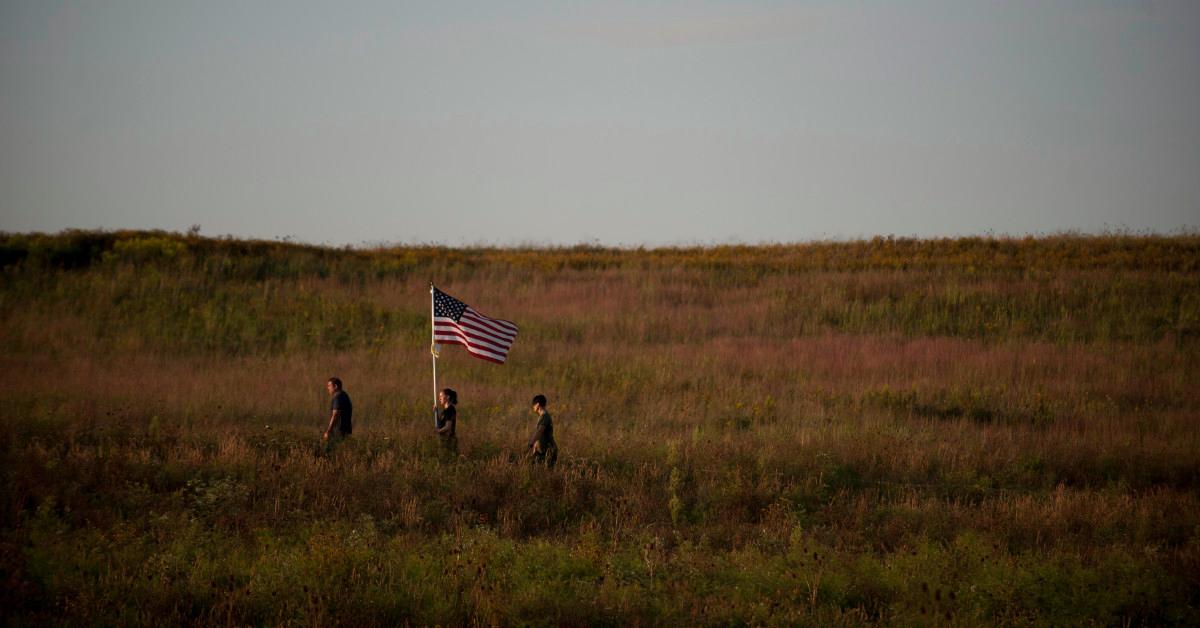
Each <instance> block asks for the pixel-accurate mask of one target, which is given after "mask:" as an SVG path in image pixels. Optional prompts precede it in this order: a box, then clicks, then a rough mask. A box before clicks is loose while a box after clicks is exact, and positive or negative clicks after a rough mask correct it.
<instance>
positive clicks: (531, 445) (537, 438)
mask: <svg viewBox="0 0 1200 628" xmlns="http://www.w3.org/2000/svg"><path fill="white" fill-rule="evenodd" d="M545 431H546V424H545V423H543V422H541V421H538V424H537V429H536V430H534V432H533V436H531V437H529V442H528V443H527V444H526V445H525V448H526V449H530V450H534V449H535V448H536V446H537V445H539V444H541V442H542V434H543V433H544V432H545Z"/></svg>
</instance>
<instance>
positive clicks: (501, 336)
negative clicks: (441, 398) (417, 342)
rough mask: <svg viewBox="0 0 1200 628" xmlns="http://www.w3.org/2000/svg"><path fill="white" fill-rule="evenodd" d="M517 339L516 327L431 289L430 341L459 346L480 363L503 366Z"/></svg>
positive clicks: (435, 289)
mask: <svg viewBox="0 0 1200 628" xmlns="http://www.w3.org/2000/svg"><path fill="white" fill-rule="evenodd" d="M516 339H517V326H516V325H515V324H513V323H512V322H510V321H506V320H501V319H498V318H491V317H489V316H487V315H485V314H483V313H482V312H479V311H478V310H476V309H475V308H472V307H471V306H469V305H467V304H466V303H463V302H462V301H459V300H458V299H455V298H454V297H452V296H450V295H448V294H446V293H445V292H442V291H441V290H438V289H437V288H434V289H433V341H434V342H440V343H443V344H451V345H462V346H464V347H466V349H467V351H468V352H469V353H470V354H471V355H473V356H475V357H477V358H480V359H482V360H487V361H489V362H495V363H497V364H504V361H505V360H506V359H507V358H508V349H509V347H511V346H512V343H513V341H514V340H516Z"/></svg>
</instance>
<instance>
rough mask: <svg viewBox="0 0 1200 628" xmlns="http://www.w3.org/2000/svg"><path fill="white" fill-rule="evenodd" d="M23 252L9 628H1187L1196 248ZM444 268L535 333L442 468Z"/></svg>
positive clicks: (885, 242) (149, 242)
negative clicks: (548, 430)
mask: <svg viewBox="0 0 1200 628" xmlns="http://www.w3.org/2000/svg"><path fill="white" fill-rule="evenodd" d="M0 266H2V270H0V320H2V322H3V326H2V328H0V348H2V355H0V361H2V363H3V367H4V373H5V374H6V377H5V378H4V383H3V385H2V386H0V420H2V421H3V427H4V429H3V431H2V432H0V460H2V461H3V462H0V472H2V473H3V482H4V491H3V495H2V501H0V577H2V578H3V580H4V586H3V588H2V589H0V591H2V592H0V616H2V618H3V620H4V623H6V624H10V625H42V624H46V623H70V624H149V623H160V622H164V621H165V622H169V623H184V624H205V625H208V624H213V623H237V624H280V623H297V624H313V625H317V624H329V623H344V624H352V623H353V624H362V625H396V624H437V623H440V624H472V623H477V624H540V625H562V624H568V625H571V624H576V625H578V624H608V625H628V624H680V623H700V624H779V625H795V624H809V625H830V624H866V623H899V624H904V625H957V624H963V625H977V624H1028V623H1036V624H1045V625H1078V624H1088V623H1094V624H1127V625H1145V624H1152V625H1161V624H1180V625H1195V624H1197V623H1200V576H1197V575H1196V574H1200V497H1198V492H1197V489H1198V488H1200V436H1198V434H1200V430H1197V427H1198V425H1197V422H1198V420H1200V410H1198V408H1200V392H1198V390H1200V389H1198V388H1197V386H1196V385H1195V381H1194V380H1195V378H1196V373H1198V372H1200V368H1198V367H1200V236H1196V235H1191V234H1185V235H1178V236H1171V237H1161V236H1133V235H1111V236H1102V237H1082V236H1056V237H1046V238H1031V239H1021V240H1016V239H1003V238H967V239H950V240H897V239H890V238H889V239H875V240H871V241H859V242H827V243H814V244H806V245H794V246H762V247H710V248H679V249H655V250H616V249H603V248H595V247H573V248H561V249H443V248H437V247H402V248H391V249H378V250H349V249H329V248H320V247H310V246H301V245H295V244H288V243H280V242H246V241H238V240H231V239H207V238H201V237H198V236H196V235H186V236H184V235H178V234H171V233H162V232H67V233H63V234H59V235H37V234H9V235H0ZM430 280H435V281H436V282H437V283H438V285H439V286H441V287H442V288H443V289H445V290H446V291H448V292H450V293H451V294H454V295H455V296H458V297H460V298H462V299H464V300H466V301H467V302H468V303H470V304H471V305H473V306H475V307H477V308H479V309H481V310H483V311H485V312H487V313H489V314H493V315H497V316H501V317H504V318H509V319H512V320H514V321H516V322H517V323H518V324H519V325H520V326H521V334H520V337H519V338H518V340H517V342H516V344H515V345H514V348H513V352H512V354H511V357H510V361H509V363H508V364H506V365H504V366H495V365H491V364H487V363H484V362H481V361H478V360H473V359H472V358H470V357H469V356H467V354H466V353H465V352H462V351H460V350H457V349H455V348H448V349H446V350H445V351H444V352H443V357H442V358H441V360H440V362H439V374H440V383H441V384H443V385H449V386H452V387H454V388H455V389H457V390H458V392H459V395H460V398H461V403H460V416H461V421H460V428H459V432H460V435H459V438H460V454H461V455H460V456H459V457H456V458H455V457H448V456H447V454H446V453H445V452H444V451H443V450H442V449H441V448H440V447H439V445H438V443H437V442H436V439H435V437H434V436H433V434H432V430H431V429H430V427H431V425H430V424H431V423H432V419H431V416H430V410H429V406H430V404H431V403H432V384H431V382H430V373H429V370H430V364H429V354H428V342H429V340H428V338H429V320H428V316H429V296H428V295H429V293H428V286H429V281H430ZM330 375H338V376H340V377H341V378H342V379H343V380H345V382H346V386H347V390H348V391H349V392H350V394H351V395H352V397H353V399H354V402H355V408H356V412H355V414H356V430H355V435H354V437H353V438H352V439H351V440H350V441H349V442H347V443H345V444H344V445H342V446H341V447H339V448H337V449H335V450H334V452H333V454H332V455H331V456H329V457H325V458H319V457H317V456H315V455H314V451H315V449H316V446H317V441H318V438H319V434H320V432H321V430H322V429H323V427H324V422H325V420H326V418H327V413H326V408H327V405H328V397H327V396H326V394H325V392H324V390H323V384H324V381H325V378H327V377H328V376H330ZM538 392H541V393H545V394H546V395H547V396H548V397H549V398H550V402H551V407H550V410H551V412H552V413H553V414H554V416H555V423H556V436H557V439H558V441H559V445H560V447H561V448H562V458H561V461H560V465H559V467H558V468H556V469H553V470H549V471H547V470H545V469H538V468H531V467H529V466H526V465H523V464H520V463H519V462H517V461H516V460H515V456H516V454H517V453H518V452H519V446H520V444H521V443H523V441H524V439H525V438H526V437H527V436H528V434H529V432H530V431H531V430H532V428H533V423H534V418H533V415H531V414H530V413H529V409H528V405H527V404H528V401H529V398H530V397H532V396H533V394H535V393H538Z"/></svg>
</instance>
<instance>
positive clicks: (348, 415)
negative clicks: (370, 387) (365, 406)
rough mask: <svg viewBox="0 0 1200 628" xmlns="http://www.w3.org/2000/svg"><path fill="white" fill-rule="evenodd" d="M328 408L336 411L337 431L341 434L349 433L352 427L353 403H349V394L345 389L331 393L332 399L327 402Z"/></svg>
mask: <svg viewBox="0 0 1200 628" xmlns="http://www.w3.org/2000/svg"><path fill="white" fill-rule="evenodd" d="M329 410H330V411H331V412H332V411H333V410H337V411H338V431H339V432H341V433H342V434H343V435H345V434H349V433H350V432H351V431H352V430H353V429H354V423H353V420H354V404H352V403H350V395H347V394H346V391H344V390H339V391H337V392H336V393H334V395H333V400H332V401H330V402H329Z"/></svg>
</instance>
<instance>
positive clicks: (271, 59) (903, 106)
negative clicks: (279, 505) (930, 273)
mask: <svg viewBox="0 0 1200 628" xmlns="http://www.w3.org/2000/svg"><path fill="white" fill-rule="evenodd" d="M901 7H903V8H901ZM192 224H199V225H201V227H202V233H205V234H210V235H220V234H234V235H239V236H253V237H261V238H275V237H285V236H286V237H292V238H295V239H298V240H302V241H308V242H318V243H331V244H356V245H357V244H363V243H382V242H389V243H390V242H396V243H399V242H442V243H447V244H464V243H466V244H469V243H493V244H518V243H551V244H573V243H577V242H590V241H599V242H601V243H605V244H637V243H645V244H678V243H713V242H731V241H739V242H759V241H797V240H811V239H816V238H830V237H834V238H847V237H860V236H871V235H876V234H896V235H922V236H937V235H961V234H982V233H987V232H989V231H991V232H994V233H997V234H1025V233H1044V232H1053V231H1060V230H1069V229H1070V230H1081V231H1100V230H1105V229H1120V228H1128V229H1133V230H1153V231H1160V232H1168V231H1172V230H1176V229H1179V228H1181V227H1195V226H1197V225H1200V3H1198V2H1195V1H1193V0H1183V1H1180V2H1157V1H1140V2H1139V1H1129V2H1120V1H1107V2H1104V1H1083V0H1080V1H1073V2H1068V1H1062V2H1048V1H1045V0H1029V1H1022V0H1004V1H997V2H964V1H961V0H955V1H949V2H796V3H788V2H712V3H701V2H678V3H676V2H630V3H619V2H603V3H581V2H544V3H539V2H524V1H521V2H480V3H459V2H445V1H439V2H431V3H426V4H417V3H406V2H394V1H380V2H356V3H354V2H345V3H343V2H336V3H335V2H320V3H308V2H296V1H292V0H289V1H286V2H267V1H254V2H248V1H244V0H238V1H229V2H226V1H216V0H203V1H196V2H183V1H165V2H164V1H162V0H153V1H146V2H126V1H117V0H106V1H103V2H60V1H54V0H32V1H28V2H24V1H23V2H13V1H10V0H0V231H29V230H38V231H57V230H60V229H63V228H69V227H77V228H96V227H102V228H109V229H114V228H161V229H168V230H185V229H187V228H188V227H189V226H190V225H192Z"/></svg>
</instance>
